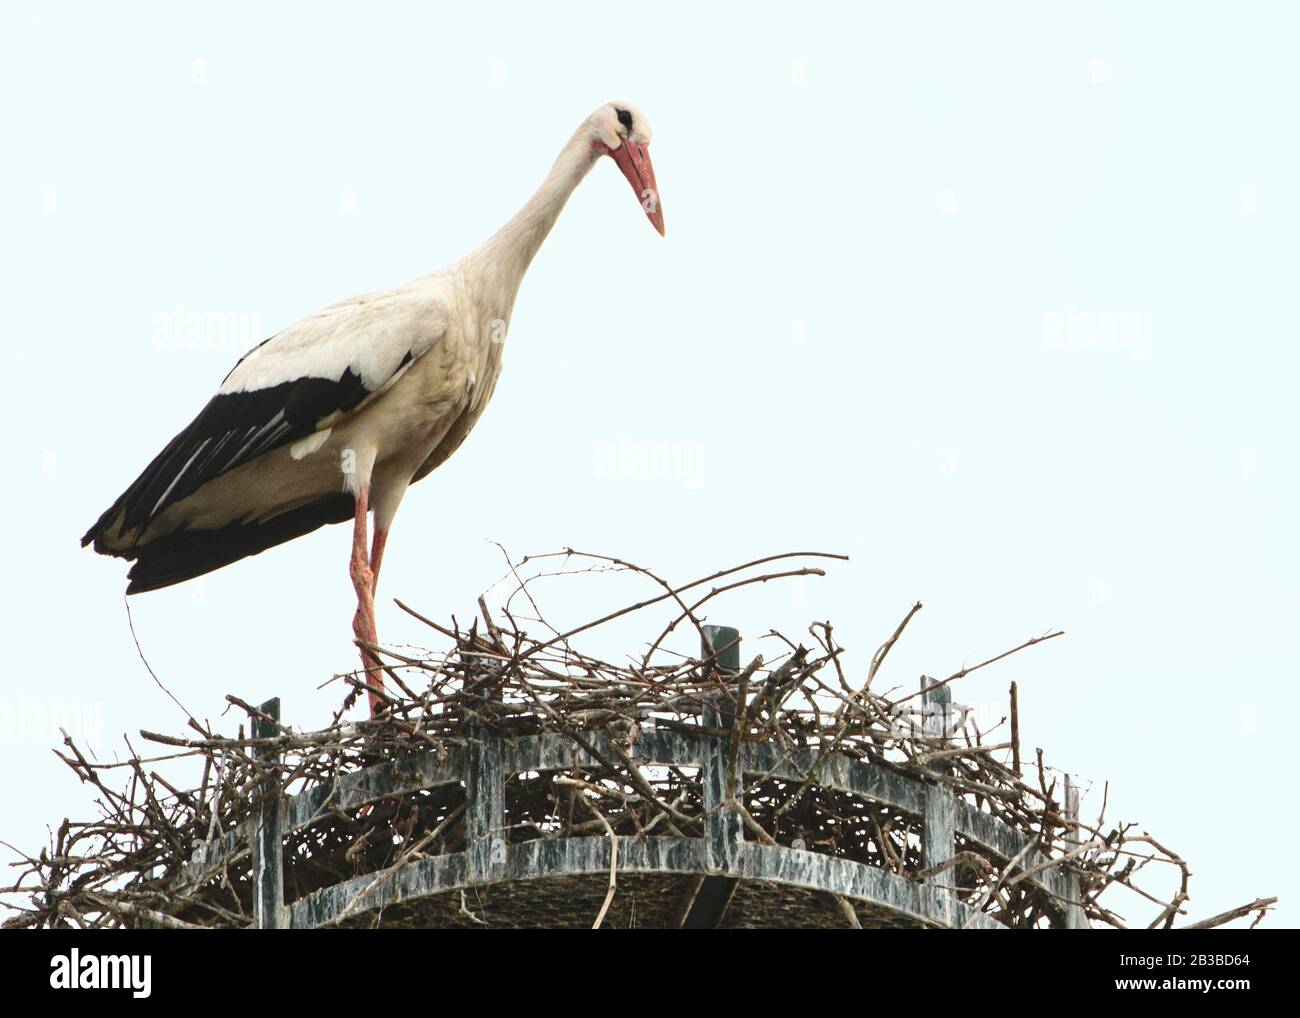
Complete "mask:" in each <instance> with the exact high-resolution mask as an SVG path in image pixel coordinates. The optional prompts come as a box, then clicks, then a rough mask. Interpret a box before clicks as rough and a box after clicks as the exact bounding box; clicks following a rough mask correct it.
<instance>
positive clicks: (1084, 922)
mask: <svg viewBox="0 0 1300 1018" xmlns="http://www.w3.org/2000/svg"><path fill="white" fill-rule="evenodd" d="M1065 818H1066V819H1067V820H1073V821H1074V822H1075V823H1078V821H1079V786H1078V785H1076V784H1075V783H1074V780H1073V779H1072V778H1071V777H1070V775H1068V774H1067V775H1066V776H1065ZM1081 843H1082V842H1081V839H1080V838H1079V832H1078V831H1077V830H1075V829H1067V830H1066V832H1065V848H1066V851H1070V850H1071V849H1074V848H1077V847H1078V846H1079V845H1080V844H1081ZM1061 872H1062V874H1063V875H1064V877H1065V893H1066V895H1067V896H1068V898H1069V899H1070V900H1069V901H1068V902H1066V904H1065V928H1066V929H1067V930H1086V929H1088V916H1087V914H1086V913H1085V912H1084V910H1083V904H1082V902H1080V900H1079V895H1080V894H1081V893H1082V892H1081V890H1080V889H1079V874H1078V873H1077V872H1076V871H1075V869H1074V867H1073V866H1072V865H1070V864H1068V863H1067V864H1066V865H1065V866H1064V867H1063V868H1062V870H1061Z"/></svg>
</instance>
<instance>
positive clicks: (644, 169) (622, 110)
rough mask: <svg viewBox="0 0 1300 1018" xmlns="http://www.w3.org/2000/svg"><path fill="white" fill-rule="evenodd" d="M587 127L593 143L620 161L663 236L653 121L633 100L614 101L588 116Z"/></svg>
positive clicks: (601, 150) (598, 148) (643, 205)
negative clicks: (653, 153)
mask: <svg viewBox="0 0 1300 1018" xmlns="http://www.w3.org/2000/svg"><path fill="white" fill-rule="evenodd" d="M587 127H588V130H589V131H590V132H591V135H592V146H593V147H594V148H596V150H597V151H599V152H600V153H601V154H602V155H607V156H609V157H610V158H611V159H613V160H614V162H616V163H618V168H619V169H620V170H622V171H623V176H625V177H627V182H628V183H629V184H631V185H632V190H633V191H634V192H635V193H636V198H637V201H639V202H640V203H641V209H642V211H643V212H645V214H646V218H647V219H649V220H650V223H651V224H652V225H653V226H654V228H655V229H656V230H658V231H659V234H660V236H662V235H663V232H664V210H663V205H662V204H661V203H660V201H659V188H658V186H657V185H656V184H655V170H654V167H653V166H652V165H651V164H650V147H649V146H650V121H648V120H646V118H645V115H644V114H643V113H642V112H641V111H640V110H638V109H637V108H636V107H635V106H633V105H632V104H631V103H626V102H612V103H606V104H605V105H604V106H602V107H601V108H600V109H598V110H597V111H596V112H595V113H593V114H592V115H591V116H590V117H588V118H587Z"/></svg>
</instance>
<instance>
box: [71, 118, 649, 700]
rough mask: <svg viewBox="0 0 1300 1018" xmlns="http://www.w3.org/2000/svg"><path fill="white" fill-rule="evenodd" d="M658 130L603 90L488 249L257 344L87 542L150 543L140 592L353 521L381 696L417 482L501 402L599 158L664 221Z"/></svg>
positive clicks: (134, 549)
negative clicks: (534, 292) (551, 247)
mask: <svg viewBox="0 0 1300 1018" xmlns="http://www.w3.org/2000/svg"><path fill="white" fill-rule="evenodd" d="M649 142H650V125H649V124H648V123H647V122H646V119H645V117H643V116H642V115H641V113H640V112H639V111H638V110H637V109H636V108H635V107H633V106H632V105H631V104H630V103H623V102H615V103H609V104H608V105H605V106H601V107H600V108H599V109H598V110H596V111H595V112H594V113H593V114H591V116H589V117H587V119H586V120H584V121H583V122H582V125H581V126H580V127H579V128H578V130H577V131H576V132H575V133H574V135H573V137H572V138H570V139H569V142H568V144H566V145H565V146H564V148H563V149H562V150H561V152H560V155H559V158H558V159H556V160H555V165H554V166H552V167H551V171H550V173H548V174H547V175H546V179H545V180H544V181H542V186H541V187H540V188H538V190H537V193H536V194H534V195H533V196H532V198H530V199H529V200H528V202H527V204H525V205H524V207H523V208H522V209H520V211H519V213H518V214H517V215H516V216H515V217H514V218H513V219H511V220H510V221H509V222H508V223H506V225H505V226H503V227H502V228H501V229H500V230H498V231H497V232H496V233H495V234H493V235H492V237H491V238H490V239H489V240H488V241H487V242H486V243H485V244H483V246H482V247H480V248H479V249H478V250H476V251H474V252H472V253H471V254H469V255H466V256H465V257H464V258H462V259H461V260H460V261H458V262H456V263H454V264H452V265H450V266H448V267H447V268H444V269H441V270H439V271H438V272H435V273H433V274H432V275H428V276H423V277H421V278H419V279H416V280H414V281H413V282H410V283H407V284H406V285H404V286H399V287H397V288H396V289H393V290H383V291H380V292H378V293H370V294H366V295H364V296H361V297H354V298H353V299H351V300H347V301H343V302H342V303H339V304H333V305H330V306H329V307H327V308H325V309H324V310H322V311H319V312H317V313H316V314H314V315H310V316H309V317H307V318H304V319H303V320H302V321H300V322H298V323H297V324H296V325H292V326H290V327H289V328H287V329H285V330H284V331H283V332H280V333H277V334H276V335H275V336H272V337H271V338H270V339H268V340H266V341H265V342H264V343H262V344H261V345H260V346H257V347H255V348H254V349H252V350H251V351H249V352H248V353H247V354H245V355H244V357H243V358H242V359H241V360H240V361H239V363H237V364H236V365H235V367H234V368H233V370H231V372H230V374H228V375H227V376H226V378H225V381H224V382H222V384H221V387H220V389H218V390H217V394H216V395H215V396H213V397H212V399H211V400H210V401H209V402H208V405H207V406H206V407H204V408H203V410H202V411H201V412H200V413H199V415H198V417H196V418H195V419H194V420H193V422H192V423H190V425H189V426H188V427H186V428H185V429H184V430H183V431H182V432H181V433H180V434H179V435H177V436H176V437H175V438H173V439H172V440H171V441H170V442H169V443H168V444H167V447H166V448H165V449H163V451H162V452H160V453H159V454H158V455H157V456H156V457H155V458H154V460H153V462H152V463H150V464H149V466H147V467H146V468H145V470H144V472H143V473H142V474H141V475H140V476H139V477H138V478H136V479H135V481H133V482H132V484H131V486H130V487H129V488H127V489H126V491H124V492H123V493H122V495H121V496H120V497H119V498H118V499H117V501H116V502H114V503H113V504H112V505H111V506H110V507H109V508H108V509H107V510H106V511H105V512H104V514H103V515H102V516H101V517H100V518H99V520H98V521H97V522H96V523H95V525H94V526H93V527H91V528H90V530H88V531H87V532H86V535H85V536H84V537H83V538H82V539H81V543H82V545H83V546H84V545H87V544H90V543H92V542H93V543H94V546H95V550H96V551H97V552H100V553H101V554H104V555H116V556H118V557H120V558H125V559H130V560H133V561H134V563H135V564H134V565H133V566H132V567H131V571H130V574H129V581H130V582H129V584H128V586H127V593H128V594H137V593H141V592H143V591H146V590H157V589H158V588H160V587H167V586H171V585H172V584H174V583H180V582H181V581H183V580H188V579H191V578H193V577H195V576H200V575H202V574H204V573H207V572H211V571H212V570H214V569H219V568H221V567H222V566H225V565H229V564H230V563H231V562H235V561H238V560H239V559H241V558H244V557H245V556H247V555H256V554H258V553H259V552H263V551H265V550H266V549H267V548H272V547H274V546H275V545H277V544H283V543H284V542H285V541H289V540H292V539H293V538H295V537H300V536H302V535H303V534H308V533H311V532H312V531H313V530H316V529H317V528H318V527H321V526H323V525H325V524H326V523H343V522H345V521H347V520H351V521H352V553H351V560H350V562H349V566H348V569H349V573H350V575H351V578H352V585H353V587H354V589H355V591H356V597H357V609H356V614H355V616H354V617H353V621H352V631H353V633H354V634H355V636H356V640H357V642H358V643H359V644H360V646H361V663H362V667H363V669H364V670H365V672H366V682H367V685H368V687H369V699H370V711H371V714H372V715H373V714H374V713H376V712H377V710H378V709H379V706H380V704H381V703H382V698H381V694H382V691H383V677H382V673H381V671H380V663H379V659H378V658H377V657H376V656H375V654H374V653H373V651H372V650H368V648H373V647H375V646H376V644H377V642H378V638H377V636H376V632H375V603H374V595H375V584H376V582H377V581H378V579H379V567H380V565H381V563H382V562H383V557H384V546H385V544H386V542H387V540H388V533H389V529H390V528H391V526H392V524H393V517H394V515H395V514H396V513H397V507H398V505H399V504H400V503H401V501H402V496H403V495H404V494H405V493H406V489H407V487H408V486H409V485H411V484H412V483H414V482H415V481H418V480H420V478H422V477H424V476H425V475H426V474H428V473H429V472H430V471H432V470H433V469H434V468H436V467H437V466H438V465H439V464H441V463H442V462H443V461H444V460H446V459H447V457H448V456H450V455H451V454H452V453H453V452H455V451H456V449H457V447H459V446H460V444H461V442H463V441H464V440H465V436H466V435H467V434H469V431H470V429H471V428H472V427H473V426H474V424H475V422H476V421H477V420H478V418H479V415H480V414H482V412H483V409H484V407H486V406H487V403H488V400H489V399H490V398H491V396H492V390H493V389H494V388H495V386H496V381H497V375H498V374H499V373H500V371H501V353H502V349H503V341H504V339H505V335H506V331H507V329H508V327H509V323H510V314H511V311H512V310H513V308H514V303H515V295H516V294H517V293H518V291H519V284H520V282H521V281H522V280H523V277H524V272H525V271H526V270H527V269H528V265H529V263H530V262H532V260H533V256H534V255H535V254H537V250H538V248H539V247H541V244H542V241H544V240H545V239H546V236H547V234H548V233H550V230H551V227H552V226H554V225H555V220H556V218H557V217H558V216H559V214H560V211H561V210H562V209H563V208H564V205H565V202H566V201H568V198H569V195H571V194H572V193H573V190H574V188H576V187H577V186H578V184H579V183H580V182H581V181H582V179H583V177H585V176H586V174H587V171H588V170H590V169H591V167H592V166H593V165H594V164H595V162H596V161H597V159H599V158H600V157H601V156H603V155H607V156H610V157H611V158H612V159H613V160H614V162H615V163H617V164H618V167H619V169H620V170H622V171H623V175H624V176H625V177H627V179H628V181H629V183H631V185H632V189H633V191H635V192H636V196H637V200H638V201H639V202H640V203H641V207H642V209H643V211H644V212H645V214H646V216H647V218H649V220H650V222H651V223H652V224H653V225H654V227H655V229H656V230H658V231H659V233H660V234H662V233H663V232H664V217H663V209H662V207H661V206H660V204H659V193H658V189H657V187H656V185H655V175H654V169H653V167H652V166H651V163H650V154H649V151H648V149H647V145H648V144H649ZM371 512H373V513H374V518H375V519H374V537H373V543H369V542H368V540H367V515H368V514H369V513H371ZM368 543H369V547H367V545H368Z"/></svg>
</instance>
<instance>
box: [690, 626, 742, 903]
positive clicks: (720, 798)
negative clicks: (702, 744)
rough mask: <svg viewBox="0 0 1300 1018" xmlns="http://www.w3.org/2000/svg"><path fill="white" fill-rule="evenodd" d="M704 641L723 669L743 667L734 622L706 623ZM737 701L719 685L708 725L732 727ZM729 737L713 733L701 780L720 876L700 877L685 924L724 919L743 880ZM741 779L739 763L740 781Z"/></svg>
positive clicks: (708, 847)
mask: <svg viewBox="0 0 1300 1018" xmlns="http://www.w3.org/2000/svg"><path fill="white" fill-rule="evenodd" d="M701 629H702V630H703V631H704V642H703V646H702V647H701V654H702V655H703V656H704V657H705V658H709V657H712V658H713V659H714V662H715V666H716V668H717V670H718V672H720V673H721V674H723V675H724V676H725V675H735V674H737V673H739V671H740V632H739V630H736V629H733V628H731V627H730V626H702V627H701ZM736 710H737V705H736V703H735V701H734V699H733V698H732V696H731V695H730V694H729V693H726V692H722V691H719V693H718V694H717V695H716V697H713V698H711V699H710V700H709V702H707V703H706V704H705V706H704V711H703V721H704V724H705V725H706V726H707V727H709V728H719V729H722V730H723V731H725V732H728V733H730V731H731V728H732V726H733V725H734V724H735V722H736ZM730 753H731V737H730V735H729V734H728V735H727V736H724V737H721V738H718V737H714V736H709V749H708V751H707V753H706V754H705V757H704V765H703V767H702V768H701V774H700V780H701V781H702V783H703V785H704V850H705V859H706V863H707V865H708V868H709V870H710V871H712V872H714V873H717V874H718V875H717V876H708V877H700V878H698V879H697V880H696V881H695V882H694V883H693V885H692V888H691V893H690V894H689V895H688V897H687V900H686V902H685V904H684V906H683V908H682V916H681V926H682V928H683V929H714V928H716V927H717V925H718V923H720V922H721V921H722V917H723V915H724V914H725V913H726V911H727V906H728V905H729V904H731V898H732V895H734V894H735V893H736V886H737V884H738V883H739V880H738V879H737V878H736V877H734V876H731V875H730V874H732V873H734V872H735V870H736V869H737V867H738V866H739V859H740V848H741V846H742V845H743V844H744V840H745V829H744V825H743V823H742V821H741V819H740V814H739V813H738V812H737V811H736V809H735V808H734V807H733V806H731V805H730V804H729V801H728V798H727V761H728V757H729V756H730ZM742 783H743V780H742V777H741V775H740V773H739V768H737V774H736V785H737V787H740V786H741V784H742Z"/></svg>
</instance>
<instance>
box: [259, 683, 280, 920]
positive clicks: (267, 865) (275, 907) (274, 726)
mask: <svg viewBox="0 0 1300 1018" xmlns="http://www.w3.org/2000/svg"><path fill="white" fill-rule="evenodd" d="M259 710H261V712H262V713H263V714H265V715H267V717H269V718H271V720H270V721H267V720H264V719H263V718H253V738H254V739H270V738H274V737H275V736H276V735H279V734H280V733H279V729H278V725H279V722H280V698H279V697H278V696H277V697H272V698H271V699H270V700H267V701H266V703H264V704H262V705H261V707H260V708H259ZM254 753H255V755H256V756H259V757H267V756H276V757H278V756H279V754H278V753H276V752H275V751H274V750H269V749H265V748H263V747H260V746H259V747H258V748H257V749H256V750H255V751H254ZM268 791H270V792H271V793H273V794H270V795H269V796H268V798H267V799H266V800H265V801H263V802H262V803H261V805H260V806H258V809H257V815H256V817H255V819H254V826H253V836H252V838H250V848H251V850H252V859H253V923H254V925H255V926H256V928H257V929H259V930H276V929H280V928H281V927H283V926H284V925H285V910H284V840H283V833H284V832H283V823H284V820H283V813H282V811H281V809H280V803H281V796H280V783H279V780H278V778H277V779H275V780H274V781H273V782H271V783H268V785H267V786H265V787H264V788H263V789H262V792H263V794H266V793H267V792H268Z"/></svg>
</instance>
